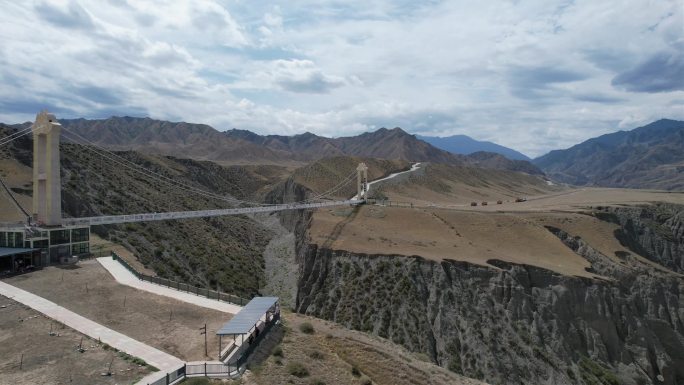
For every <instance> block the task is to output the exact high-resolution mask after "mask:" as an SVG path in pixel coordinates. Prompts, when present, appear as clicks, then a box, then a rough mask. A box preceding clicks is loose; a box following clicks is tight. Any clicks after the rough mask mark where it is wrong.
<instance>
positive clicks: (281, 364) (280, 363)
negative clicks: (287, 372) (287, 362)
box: [273, 358, 283, 366]
mask: <svg viewBox="0 0 684 385" xmlns="http://www.w3.org/2000/svg"><path fill="white" fill-rule="evenodd" d="M273 362H274V363H275V364H276V365H278V366H283V361H281V360H280V358H276V360H275V361H273Z"/></svg>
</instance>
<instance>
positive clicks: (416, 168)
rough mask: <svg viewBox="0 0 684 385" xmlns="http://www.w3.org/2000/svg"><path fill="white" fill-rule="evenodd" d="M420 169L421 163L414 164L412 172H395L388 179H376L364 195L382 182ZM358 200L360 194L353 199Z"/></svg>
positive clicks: (369, 183) (370, 183) (369, 184)
mask: <svg viewBox="0 0 684 385" xmlns="http://www.w3.org/2000/svg"><path fill="white" fill-rule="evenodd" d="M419 168H420V163H414V164H413V165H411V169H410V170H406V171H401V172H395V173H394V174H390V175H388V176H386V177H384V178H381V179H376V180H374V181H372V182H368V186H367V188H366V193H365V194H364V196H365V195H368V193H369V192H370V188H371V186H373V185H374V184H376V183H380V182H384V181H386V180H388V179H392V178H394V177H396V176H398V175H402V174H407V173H409V172H414V171H416V170H418V169H419ZM357 199H359V195H358V194H357V195H354V197H353V198H352V200H357Z"/></svg>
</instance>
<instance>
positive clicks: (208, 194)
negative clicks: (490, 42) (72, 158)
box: [63, 130, 355, 206]
mask: <svg viewBox="0 0 684 385" xmlns="http://www.w3.org/2000/svg"><path fill="white" fill-rule="evenodd" d="M67 132H68V133H69V134H70V135H73V136H72V137H67V138H68V139H71V140H73V141H74V142H78V141H77V140H74V137H78V138H79V139H81V140H82V141H84V142H86V143H87V144H89V145H90V146H88V145H86V146H85V147H86V148H88V149H90V150H91V151H93V152H95V153H96V154H98V155H99V156H102V157H104V158H106V159H108V160H111V161H112V162H115V163H117V164H120V165H122V166H124V167H126V168H128V169H131V170H133V171H136V172H138V173H141V174H143V175H145V176H147V177H150V178H153V179H155V180H157V181H161V182H164V183H167V184H170V185H173V186H177V187H178V188H180V189H182V190H186V191H189V192H193V193H196V194H199V195H203V196H205V197H208V198H213V199H218V200H222V201H226V202H230V203H237V204H247V205H253V206H274V205H278V204H265V203H260V202H252V201H244V200H239V199H236V198H232V197H226V196H222V195H218V194H215V193H212V192H209V191H205V190H201V189H198V188H196V187H194V186H190V185H187V184H185V183H182V182H179V181H176V180H173V179H171V178H169V177H167V176H165V175H162V174H159V173H157V172H154V171H151V170H148V169H146V168H144V167H142V166H140V165H138V164H137V163H134V162H131V161H129V160H128V159H125V158H123V157H121V156H119V155H117V154H115V153H113V152H111V151H109V150H107V149H105V148H102V147H101V146H99V145H97V144H95V143H93V142H91V141H90V140H88V139H86V138H84V137H83V136H81V135H79V134H77V133H75V132H73V131H71V130H69V131H63V134H65V133H67ZM91 146H92V147H94V148H91ZM98 150H99V151H98ZM103 153H104V154H103ZM129 165H130V166H129ZM131 166H132V167H131ZM354 175H355V172H352V173H351V174H350V175H349V176H348V177H347V178H345V179H343V180H342V182H341V183H339V184H338V185H336V186H335V187H333V188H332V189H330V190H328V191H326V192H324V193H322V194H319V195H318V196H315V197H312V198H309V199H307V200H304V201H301V202H291V203H292V204H296V203H306V202H309V201H311V200H315V199H320V198H321V197H323V196H326V195H330V194H332V193H334V192H336V191H338V190H340V189H341V188H342V187H344V185H345V184H347V183H349V182H350V181H351V180H352V179H353V177H354Z"/></svg>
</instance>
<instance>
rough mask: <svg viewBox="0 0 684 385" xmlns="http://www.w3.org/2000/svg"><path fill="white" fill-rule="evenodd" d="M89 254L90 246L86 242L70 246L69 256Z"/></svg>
mask: <svg viewBox="0 0 684 385" xmlns="http://www.w3.org/2000/svg"><path fill="white" fill-rule="evenodd" d="M89 252H90V244H89V243H88V242H85V243H76V244H73V245H71V254H73V255H81V254H87V253H89Z"/></svg>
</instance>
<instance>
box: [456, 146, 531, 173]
mask: <svg viewBox="0 0 684 385" xmlns="http://www.w3.org/2000/svg"><path fill="white" fill-rule="evenodd" d="M468 158H469V159H470V160H471V161H472V162H474V163H475V165H476V166H478V167H481V168H491V169H495V170H508V171H519V172H524V173H527V174H530V175H544V172H543V171H542V170H540V169H539V167H537V166H535V165H533V164H532V163H530V162H528V161H526V160H511V159H508V158H507V157H505V156H503V155H501V154H496V153H493V152H485V151H478V152H474V153H472V154H470V155H468Z"/></svg>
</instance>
